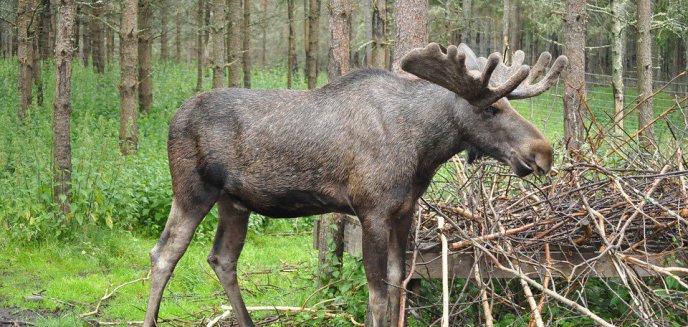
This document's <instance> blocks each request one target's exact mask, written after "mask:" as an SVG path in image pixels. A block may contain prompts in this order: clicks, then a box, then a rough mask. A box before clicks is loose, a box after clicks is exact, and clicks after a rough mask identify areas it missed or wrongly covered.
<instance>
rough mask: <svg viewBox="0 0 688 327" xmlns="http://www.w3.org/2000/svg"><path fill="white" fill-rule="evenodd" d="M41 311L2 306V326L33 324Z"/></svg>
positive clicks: (0, 321) (0, 310)
mask: <svg viewBox="0 0 688 327" xmlns="http://www.w3.org/2000/svg"><path fill="white" fill-rule="evenodd" d="M39 316H41V314H40V313H38V312H34V311H31V310H25V309H21V308H0V326H31V325H33V321H34V320H35V319H36V318H37V317H39Z"/></svg>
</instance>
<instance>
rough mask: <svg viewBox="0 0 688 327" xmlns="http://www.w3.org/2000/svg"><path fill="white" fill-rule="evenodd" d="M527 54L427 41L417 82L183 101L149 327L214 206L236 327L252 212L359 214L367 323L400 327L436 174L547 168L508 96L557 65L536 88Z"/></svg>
mask: <svg viewBox="0 0 688 327" xmlns="http://www.w3.org/2000/svg"><path fill="white" fill-rule="evenodd" d="M523 57H524V55H523V52H520V51H517V52H516V54H515V55H514V60H513V63H512V64H511V65H510V66H506V65H504V64H502V62H501V57H500V56H499V55H498V54H493V55H490V56H489V58H487V59H485V58H476V56H475V54H473V52H472V51H471V50H470V49H469V48H468V47H466V46H465V45H460V46H459V47H455V46H450V47H449V48H447V49H444V48H441V47H440V46H439V45H437V44H430V45H428V46H427V47H425V48H423V49H416V50H413V51H412V52H411V53H409V54H408V55H406V56H405V57H404V58H403V60H402V65H401V66H402V68H403V69H404V70H406V71H407V72H409V73H412V74H415V75H416V76H418V77H420V78H421V79H420V80H419V79H414V80H409V79H405V78H402V77H400V76H398V75H395V74H392V73H390V72H386V71H383V70H375V69H363V70H356V71H353V72H351V73H349V74H348V75H346V76H343V77H341V78H339V79H337V80H335V81H333V82H332V83H330V84H328V85H326V86H324V87H322V88H320V89H315V90H312V91H305V92H303V91H291V90H246V89H234V88H231V89H214V90H212V91H209V92H206V93H202V94H199V95H197V96H195V97H193V98H191V99H189V100H188V101H187V102H186V103H184V104H183V105H182V106H181V107H180V108H179V110H178V111H177V113H176V114H175V116H174V118H173V119H172V122H171V124H170V130H169V139H168V158H169V161H170V172H171V174H172V188H173V191H174V198H173V201H172V208H171V211H170V216H169V219H168V221H167V224H166V226H165V230H164V231H163V233H162V235H161V236H160V240H159V241H158V243H157V244H156V245H155V247H154V248H153V249H152V250H151V252H150V257H151V265H152V268H151V271H152V274H151V291H150V297H149V301H148V308H147V310H146V318H145V321H144V326H147V327H151V326H155V325H156V319H157V316H158V310H159V308H160V301H161V299H162V295H163V290H164V288H165V286H166V284H167V282H168V280H169V278H170V276H171V275H172V272H173V270H174V268H175V266H176V264H177V262H178V261H179V259H180V258H181V257H182V255H183V254H184V252H185V251H186V249H187V247H188V245H189V242H190V241H191V239H192V238H193V234H194V232H195V230H196V228H197V227H198V224H199V223H200V222H201V221H202V220H203V218H204V217H205V215H206V214H207V213H208V211H209V210H210V208H212V206H213V205H215V204H216V203H217V204H218V209H219V210H218V212H219V222H218V227H217V233H216V235H215V241H214V244H213V246H212V249H211V251H210V254H209V255H208V263H209V264H210V265H211V266H212V268H213V270H214V271H215V273H216V274H217V276H218V279H219V281H220V283H221V284H222V286H223V288H224V289H225V292H226V293H227V295H228V297H229V302H230V303H231V305H232V308H233V310H234V313H235V314H236V315H237V321H238V323H239V325H240V326H242V327H246V326H253V322H252V321H251V317H250V315H249V313H248V311H247V310H246V306H245V304H244V301H243V299H242V297H241V292H240V288H239V284H238V274H237V261H238V260H239V255H240V254H241V250H242V248H243V246H244V240H245V238H246V231H247V228H248V219H249V215H250V213H251V212H256V213H259V214H262V215H264V216H269V217H284V218H288V217H301V216H308V215H316V214H323V213H329V212H338V213H344V214H350V215H356V216H358V218H359V220H360V222H361V226H362V232H363V244H362V250H363V262H364V265H365V270H366V277H367V279H368V290H369V302H368V305H369V307H370V311H371V313H372V316H371V319H372V323H371V325H373V326H376V327H381V326H389V325H390V324H391V325H393V326H396V325H397V322H398V319H399V311H398V307H399V298H400V294H401V293H400V285H401V281H402V278H403V276H404V257H405V253H406V241H407V239H408V233H409V228H410V225H411V220H412V217H413V213H414V208H415V205H416V203H417V201H418V198H419V197H420V196H421V195H422V194H423V192H425V190H426V189H427V187H428V185H429V184H430V181H431V180H432V177H433V175H434V174H435V172H436V171H437V168H438V166H439V165H441V164H442V163H444V162H446V161H447V160H448V159H449V158H451V157H452V156H453V155H455V154H457V153H459V152H461V151H464V150H468V151H469V153H470V157H471V158H475V157H477V156H479V155H482V154H485V155H489V156H491V157H494V158H496V159H498V160H501V161H503V162H505V163H507V164H509V165H510V166H511V167H512V168H513V170H514V172H515V173H516V174H518V175H520V176H525V175H527V174H529V173H531V172H535V173H538V174H543V173H546V172H547V171H549V170H550V167H551V165H552V148H551V147H550V145H549V144H548V142H547V140H546V139H545V137H544V136H543V135H542V133H540V132H539V131H538V130H537V129H536V128H535V127H534V126H533V125H532V124H531V123H530V122H528V121H526V120H525V119H523V118H522V117H521V116H520V115H519V114H518V113H517V112H516V111H515V110H514V109H513V107H511V105H510V104H509V101H508V99H523V98H528V97H533V96H536V95H538V94H541V93H543V92H545V90H547V88H548V87H550V85H552V84H553V83H554V82H555V81H556V79H557V77H558V75H559V73H560V72H561V70H562V69H563V67H564V66H565V65H566V58H565V57H560V58H558V59H557V60H556V61H555V62H554V65H553V67H552V69H551V70H550V71H549V73H547V74H546V75H545V77H544V78H543V79H542V80H540V81H539V82H536V80H537V79H538V78H539V76H540V75H542V73H543V72H544V71H545V66H547V64H548V63H549V61H550V56H549V54H547V53H545V54H543V55H542V56H540V59H539V60H538V62H537V64H536V65H535V67H533V69H529V68H528V67H527V66H524V65H522V62H523ZM388 312H389V315H387V313H388ZM386 317H388V318H389V320H387V318H386Z"/></svg>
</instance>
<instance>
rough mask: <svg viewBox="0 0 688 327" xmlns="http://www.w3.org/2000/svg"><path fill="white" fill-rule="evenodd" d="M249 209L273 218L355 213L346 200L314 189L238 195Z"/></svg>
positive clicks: (240, 200)
mask: <svg viewBox="0 0 688 327" xmlns="http://www.w3.org/2000/svg"><path fill="white" fill-rule="evenodd" d="M236 197H237V198H238V199H239V202H241V204H243V205H244V206H246V208H248V209H249V210H251V211H253V212H256V213H258V214H261V215H263V216H267V217H272V218H294V217H304V216H311V215H318V214H324V213H329V212H341V213H347V214H353V212H352V210H351V208H350V207H349V206H348V205H347V204H346V201H341V200H340V199H335V198H333V197H331V196H328V195H325V194H322V193H320V192H314V191H302V190H291V191H284V192H259V193H257V194H241V195H239V196H236Z"/></svg>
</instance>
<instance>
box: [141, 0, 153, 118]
mask: <svg viewBox="0 0 688 327" xmlns="http://www.w3.org/2000/svg"><path fill="white" fill-rule="evenodd" d="M138 5H139V8H138V9H139V15H138V28H139V35H138V36H139V39H138V55H139V67H138V69H139V75H138V76H139V79H138V81H139V112H142V113H144V114H147V113H149V112H150V109H151V103H152V102H153V42H152V41H151V39H152V28H153V26H152V21H153V6H152V5H151V0H138Z"/></svg>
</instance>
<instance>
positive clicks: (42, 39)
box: [38, 0, 55, 59]
mask: <svg viewBox="0 0 688 327" xmlns="http://www.w3.org/2000/svg"><path fill="white" fill-rule="evenodd" d="M50 8H51V6H50V0H41V17H40V23H39V24H40V28H39V33H38V38H39V42H38V51H39V53H40V58H41V59H48V58H50V57H52V56H53V49H54V48H55V47H54V46H51V44H50V39H51V34H53V33H55V29H53V28H52V24H51V22H50V21H51V16H52V15H51V12H50V10H51V9H50Z"/></svg>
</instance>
